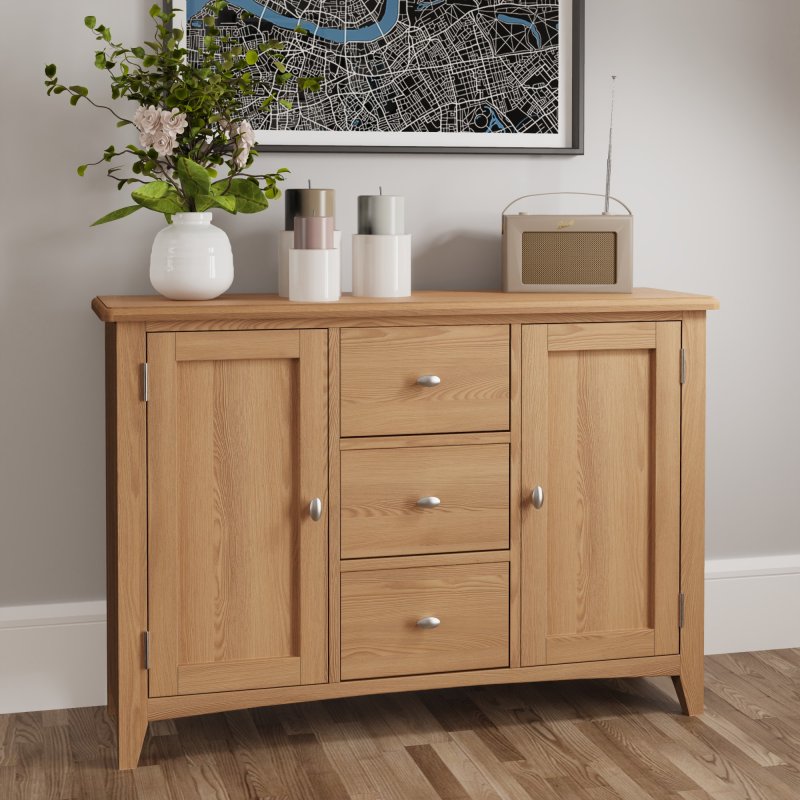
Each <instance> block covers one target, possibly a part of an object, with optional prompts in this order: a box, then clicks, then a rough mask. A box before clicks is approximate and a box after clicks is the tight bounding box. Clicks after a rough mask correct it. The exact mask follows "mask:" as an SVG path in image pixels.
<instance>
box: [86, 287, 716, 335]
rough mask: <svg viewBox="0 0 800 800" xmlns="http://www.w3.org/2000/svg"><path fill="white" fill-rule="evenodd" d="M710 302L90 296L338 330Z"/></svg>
mask: <svg viewBox="0 0 800 800" xmlns="http://www.w3.org/2000/svg"><path fill="white" fill-rule="evenodd" d="M716 308H719V302H718V301H717V300H716V298H714V297H711V296H709V295H698V294H686V293H683V292H672V291H667V290H665V289H634V290H633V293H632V294H610V293H608V294H599V293H580V294H578V293H575V294H566V293H564V294H561V293H559V294H544V293H542V294H537V293H525V294H512V293H506V292H499V291H498V292H453V291H448V292H443V291H432V292H414V293H413V294H412V296H411V297H402V298H396V299H395V298H393V299H382V298H369V297H353V296H351V295H343V296H342V299H341V301H340V302H338V303H292V302H290V301H289V300H287V299H285V298H283V297H278V295H274V294H228V295H224V296H222V297H220V298H218V299H216V300H203V301H187V300H167V299H166V298H164V297H160V296H158V295H138V296H135V295H128V296H102V297H95V299H94V300H93V301H92V309H93V310H94V312H95V314H97V316H98V317H99V318H100V319H101V320H103V322H182V321H187V322H189V321H202V320H218V321H221V322H222V321H236V320H238V321H245V320H273V321H276V322H277V321H280V320H286V321H291V320H301V319H308V320H314V321H316V322H318V323H320V324H321V325H323V326H324V325H327V324H329V325H332V326H336V325H337V324H340V323H341V321H342V320H359V319H371V320H376V322H377V321H381V320H383V319H387V320H395V319H414V318H418V317H420V318H425V317H462V316H479V317H484V316H504V317H508V316H511V315H515V316H531V315H547V314H594V313H611V314H614V313H616V314H620V313H622V314H624V313H645V312H647V313H653V312H676V313H677V312H682V311H710V310H713V309H716Z"/></svg>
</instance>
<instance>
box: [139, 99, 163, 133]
mask: <svg viewBox="0 0 800 800" xmlns="http://www.w3.org/2000/svg"><path fill="white" fill-rule="evenodd" d="M133 124H134V125H135V126H136V127H137V128H138V129H139V131H140V132H141V133H149V134H156V133H158V132H159V131H160V130H161V110H160V109H158V108H156V107H155V106H148V107H147V108H145V107H144V106H139V108H137V109H136V113H135V114H134V115H133Z"/></svg>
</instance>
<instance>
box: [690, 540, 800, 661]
mask: <svg viewBox="0 0 800 800" xmlns="http://www.w3.org/2000/svg"><path fill="white" fill-rule="evenodd" d="M799 609H800V553H793V554H790V555H785V556H760V557H755V558H725V559H715V560H709V561H706V641H705V651H706V654H707V655H711V654H714V653H741V652H746V651H753V650H779V649H783V648H788V647H800V614H798V610H799Z"/></svg>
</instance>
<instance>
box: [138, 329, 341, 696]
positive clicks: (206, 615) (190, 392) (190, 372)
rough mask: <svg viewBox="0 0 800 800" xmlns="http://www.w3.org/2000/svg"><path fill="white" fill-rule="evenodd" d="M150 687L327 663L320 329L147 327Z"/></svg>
mask: <svg viewBox="0 0 800 800" xmlns="http://www.w3.org/2000/svg"><path fill="white" fill-rule="evenodd" d="M148 363H149V365H150V386H151V397H150V402H149V403H148V461H149V474H148V479H149V514H150V520H149V617H150V623H149V624H150V632H151V645H152V669H151V671H150V694H151V696H164V695H174V694H190V693H196V692H208V691H223V690H234V689H250V688H267V687H272V686H283V685H295V684H299V683H316V682H321V681H324V680H325V678H326V668H325V663H326V653H327V650H326V635H325V631H326V630H327V620H326V617H327V604H326V597H325V595H326V591H325V580H326V567H325V564H326V552H327V522H326V518H325V517H323V519H322V520H320V521H319V522H316V523H315V522H313V521H312V520H311V519H310V516H309V514H308V504H309V502H310V500H311V499H312V498H313V497H315V496H319V497H321V498H323V500H325V499H326V487H327V457H326V453H327V422H326V420H327V379H326V367H327V340H326V336H325V333H324V332H320V331H279V332H273V331H258V332H209V333H205V332H200V333H177V334H175V333H158V334H150V335H149V336H148Z"/></svg>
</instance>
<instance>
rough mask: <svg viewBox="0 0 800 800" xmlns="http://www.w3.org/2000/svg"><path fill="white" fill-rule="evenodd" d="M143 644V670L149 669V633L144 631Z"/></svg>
mask: <svg viewBox="0 0 800 800" xmlns="http://www.w3.org/2000/svg"><path fill="white" fill-rule="evenodd" d="M142 640H143V642H144V668H145V669H150V631H145V632H144V634H143V635H142Z"/></svg>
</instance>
